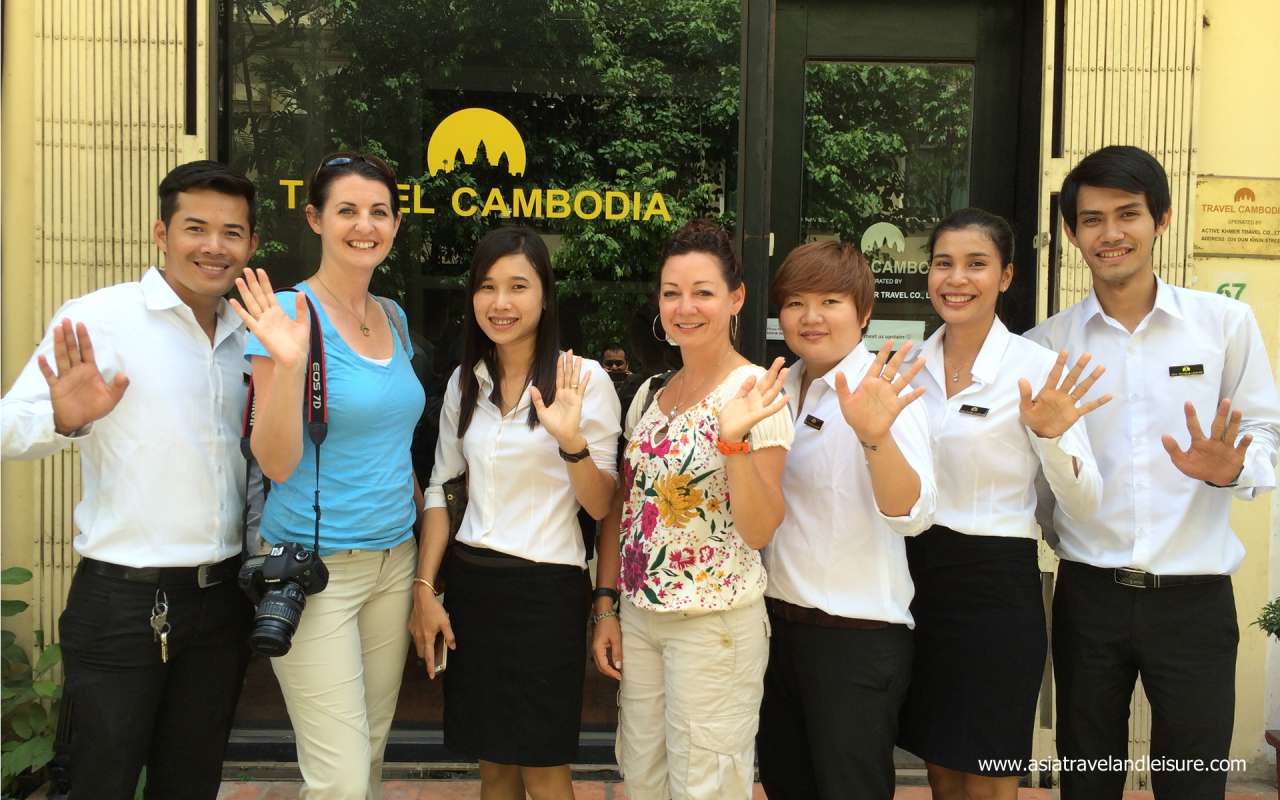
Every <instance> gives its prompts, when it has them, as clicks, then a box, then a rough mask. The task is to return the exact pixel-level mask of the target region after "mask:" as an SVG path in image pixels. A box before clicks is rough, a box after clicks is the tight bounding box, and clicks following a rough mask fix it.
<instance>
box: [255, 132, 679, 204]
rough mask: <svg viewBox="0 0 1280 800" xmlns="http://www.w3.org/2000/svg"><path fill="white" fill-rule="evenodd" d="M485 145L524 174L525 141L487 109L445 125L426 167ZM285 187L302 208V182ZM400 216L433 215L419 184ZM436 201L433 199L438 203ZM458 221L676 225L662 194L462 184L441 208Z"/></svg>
mask: <svg viewBox="0 0 1280 800" xmlns="http://www.w3.org/2000/svg"><path fill="white" fill-rule="evenodd" d="M481 144H483V145H484V151H485V158H486V160H487V161H488V162H489V165H490V166H494V167H496V166H498V164H499V163H500V162H501V161H502V158H503V157H504V156H505V157H506V159H507V172H508V173H509V174H510V175H511V176H512V177H517V178H518V177H521V176H523V175H524V170H525V164H526V161H527V158H528V156H527V153H526V152H525V146H524V139H523V138H522V137H521V136H520V132H519V131H518V130H516V127H515V125H513V124H511V121H510V120H509V119H507V118H506V117H504V116H502V115H501V114H499V113H498V112H496V111H491V110H489V109H487V108H464V109H462V110H460V111H455V112H454V113H452V114H450V115H449V116H447V117H445V118H444V119H443V120H441V121H440V124H439V125H437V126H436V129H435V130H434V131H432V133H431V138H430V139H429V140H428V141H427V169H428V171H429V173H430V174H431V175H438V174H440V173H441V172H453V170H454V169H455V168H456V167H457V166H458V163H457V162H458V159H459V156H461V160H462V163H463V164H474V163H475V162H476V159H477V158H479V154H480V145H481ZM279 184H280V186H282V187H284V189H285V190H286V192H287V197H286V205H287V206H288V207H289V208H297V206H298V202H299V198H300V193H299V191H298V190H299V189H301V188H302V187H303V186H304V185H305V183H304V182H303V181H301V180H297V179H282V180H280V181H279ZM397 185H398V187H399V189H400V196H399V197H398V198H397V199H398V201H399V203H400V213H401V214H423V215H432V214H435V213H437V212H436V208H435V206H434V205H428V204H427V199H426V198H424V197H423V193H422V186H420V185H418V184H408V183H401V184H397ZM433 202H434V201H433ZM442 208H445V209H446V210H447V211H448V212H451V213H453V214H455V215H457V216H459V217H474V216H477V215H479V216H482V217H483V216H489V215H490V214H497V215H498V216H501V217H511V218H515V219H568V218H569V217H576V218H578V219H586V220H591V219H597V218H601V217H603V218H604V219H607V220H628V219H629V220H634V221H637V222H640V221H646V222H647V221H648V220H651V219H653V218H655V217H657V218H658V219H661V220H663V221H665V222H670V221H671V213H670V212H669V211H668V210H667V201H666V199H664V198H663V196H662V193H661V192H628V191H618V190H613V189H606V190H604V191H596V190H593V189H583V190H574V191H570V190H568V189H558V188H549V187H521V186H517V187H514V188H512V189H509V190H506V191H504V190H503V189H501V188H498V187H492V188H489V189H480V190H477V189H473V188H471V187H470V186H460V187H458V188H457V189H455V190H454V191H453V193H452V194H451V195H450V196H449V200H448V206H447V207H445V206H442Z"/></svg>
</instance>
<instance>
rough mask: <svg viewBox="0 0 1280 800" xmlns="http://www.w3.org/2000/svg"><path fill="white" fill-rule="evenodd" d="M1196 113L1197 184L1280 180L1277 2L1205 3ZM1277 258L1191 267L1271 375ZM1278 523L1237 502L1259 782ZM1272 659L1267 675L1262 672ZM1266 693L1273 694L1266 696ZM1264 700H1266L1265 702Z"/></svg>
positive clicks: (1241, 702)
mask: <svg viewBox="0 0 1280 800" xmlns="http://www.w3.org/2000/svg"><path fill="white" fill-rule="evenodd" d="M1204 6H1205V20H1206V27H1205V28H1204V30H1203V35H1202V41H1203V43H1204V55H1203V59H1202V60H1201V62H1200V63H1201V75H1200V77H1201V89H1200V108H1199V113H1198V120H1197V125H1196V130H1195V140H1196V142H1198V145H1197V147H1198V150H1199V153H1198V164H1197V166H1198V169H1197V171H1198V172H1199V174H1201V175H1232V176H1243V177H1255V178H1280V105H1278V104H1277V102H1276V99H1277V97H1278V96H1280V95H1278V94H1277V91H1278V90H1277V88H1276V80H1277V76H1280V48H1278V47H1277V46H1276V42H1278V41H1280V3H1277V2H1276V1H1275V0H1205V3H1204ZM1275 256H1276V258H1274V259H1251V258H1213V259H1197V261H1196V269H1197V272H1198V274H1199V284H1198V285H1197V287H1196V288H1199V289H1206V290H1209V291H1213V290H1214V289H1215V288H1216V287H1218V286H1219V285H1220V284H1222V283H1224V282H1228V281H1230V282H1244V283H1245V284H1246V288H1245V290H1244V293H1243V294H1242V295H1241V297H1240V299H1241V300H1244V301H1246V302H1247V303H1249V305H1250V306H1252V307H1253V311H1254V314H1256V315H1257V318H1258V324H1259V326H1260V327H1261V329H1262V336H1263V339H1264V341H1265V342H1266V345H1267V353H1268V355H1269V356H1270V358H1271V365H1272V369H1273V371H1274V370H1275V368H1276V365H1277V364H1280V252H1277V253H1275ZM1278 521H1280V514H1277V510H1276V497H1275V496H1274V495H1273V496H1269V497H1264V498H1260V499H1258V500H1256V501H1254V502H1252V503H1240V502H1237V503H1235V505H1234V507H1233V508H1232V513H1231V523H1232V527H1233V528H1234V529H1235V530H1236V532H1237V533H1238V534H1239V535H1240V538H1241V539H1242V540H1243V541H1244V543H1245V547H1246V548H1247V552H1248V555H1247V556H1246V558H1245V561H1244V564H1243V566H1241V568H1240V571H1239V572H1238V573H1237V574H1236V576H1235V591H1236V605H1237V608H1238V609H1239V616H1240V653H1239V660H1238V662H1237V668H1236V690H1237V697H1236V727H1235V736H1234V738H1233V740H1232V747H1231V754H1232V756H1233V757H1239V758H1248V759H1251V760H1252V761H1253V765H1254V770H1251V771H1256V772H1258V773H1259V774H1261V773H1263V772H1264V770H1263V766H1264V765H1265V764H1267V763H1269V762H1268V761H1267V758H1268V757H1270V756H1271V752H1270V751H1271V748H1270V747H1268V746H1267V745H1266V744H1265V743H1264V742H1263V739H1262V735H1263V730H1264V729H1265V728H1267V727H1272V728H1276V727H1280V702H1278V701H1277V699H1276V694H1277V692H1278V691H1280V686H1278V685H1277V684H1278V683H1280V646H1278V645H1277V644H1276V643H1275V642H1274V641H1272V642H1268V641H1266V638H1265V637H1264V636H1263V635H1262V634H1261V633H1260V632H1259V630H1258V629H1257V628H1256V627H1254V626H1252V625H1251V624H1250V623H1252V622H1253V620H1254V619H1256V618H1257V616H1258V609H1259V608H1261V606H1262V605H1263V604H1264V603H1265V602H1267V600H1268V599H1269V598H1271V597H1273V596H1274V595H1275V594H1276V593H1277V590H1278V589H1280V567H1278V565H1277V562H1280V546H1278V543H1280V536H1277V533H1276V530H1277V527H1278ZM1268 658H1269V659H1270V666H1268V663H1267V662H1268ZM1268 684H1270V692H1268ZM1268 694H1270V697H1268ZM1270 774H1271V775H1273V776H1274V774H1275V773H1274V772H1270Z"/></svg>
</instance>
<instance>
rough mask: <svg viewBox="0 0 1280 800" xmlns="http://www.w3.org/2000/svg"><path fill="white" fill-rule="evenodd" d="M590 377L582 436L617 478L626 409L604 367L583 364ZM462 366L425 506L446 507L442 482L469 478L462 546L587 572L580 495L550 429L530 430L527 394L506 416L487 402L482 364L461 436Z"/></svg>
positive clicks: (444, 414)
mask: <svg viewBox="0 0 1280 800" xmlns="http://www.w3.org/2000/svg"><path fill="white" fill-rule="evenodd" d="M582 366H583V370H584V374H587V373H589V374H590V375H591V380H590V382H589V383H588V384H587V390H586V393H585V394H584V396H583V400H582V421H581V429H582V435H583V436H584V437H585V438H586V440H587V447H588V448H589V449H590V451H591V460H592V461H594V462H595V464H596V466H597V467H599V469H600V471H601V472H604V473H607V474H608V475H610V476H612V477H614V478H616V477H617V475H618V467H617V461H616V459H617V452H618V435H619V434H620V432H621V429H622V425H621V416H622V411H621V407H620V405H619V403H618V394H617V392H615V391H614V388H613V381H611V380H610V379H609V375H608V373H606V372H605V371H604V368H603V367H601V366H600V364H599V363H597V362H595V361H592V360H591V359H585V358H584V359H583V360H582ZM461 370H462V368H461V367H459V368H458V369H455V370H454V371H453V375H452V376H450V378H449V385H448V387H447V388H446V390H445V395H444V408H443V410H442V411H441V413H440V439H439V441H438V442H437V443H436V459H435V466H434V467H433V468H432V470H431V480H430V482H429V484H428V486H427V491H426V505H427V508H444V507H445V497H444V489H443V488H442V487H443V486H444V483H445V482H446V481H449V480H452V479H453V478H456V477H458V476H459V475H461V474H463V473H464V472H465V473H466V474H467V511H466V513H465V514H464V515H463V518H462V527H461V528H459V530H458V541H460V542H462V543H464V544H469V545H472V546H474V547H483V548H488V549H490V550H496V551H498V552H500V553H506V554H507V555H512V556H517V557H519V558H524V559H528V560H529V561H537V562H541V563H547V564H571V565H574V566H579V567H585V566H586V557H587V553H586V548H585V545H584V544H583V541H582V529H581V527H580V526H579V525H578V509H579V508H580V507H581V506H579V504H578V500H577V497H576V496H575V495H574V493H573V484H572V483H571V482H570V480H569V471H568V468H567V464H566V463H565V461H564V460H563V459H561V458H560V453H559V449H560V448H559V445H558V444H557V443H556V440H555V437H553V436H552V435H551V434H549V433H547V430H546V428H543V427H542V425H538V426H536V427H534V428H530V427H529V406H530V403H531V402H532V401H531V400H530V398H529V392H528V390H526V391H525V392H524V394H523V395H522V396H521V398H520V401H519V402H518V403H516V406H515V408H513V409H512V410H511V411H509V412H508V413H507V414H505V415H503V413H502V411H501V410H500V409H499V408H498V407H497V406H496V405H494V403H493V401H492V400H490V399H489V396H490V394H491V393H492V392H493V379H492V378H491V377H490V376H489V370H488V368H487V367H486V366H485V365H484V362H481V363H479V364H477V365H476V367H475V377H476V380H477V381H479V384H480V391H479V392H478V393H477V401H476V409H475V413H474V414H473V415H472V417H471V424H470V426H469V427H468V428H467V432H466V435H465V436H463V438H462V439H459V438H458V416H459V409H460V406H461V401H462V386H461V383H460V377H461Z"/></svg>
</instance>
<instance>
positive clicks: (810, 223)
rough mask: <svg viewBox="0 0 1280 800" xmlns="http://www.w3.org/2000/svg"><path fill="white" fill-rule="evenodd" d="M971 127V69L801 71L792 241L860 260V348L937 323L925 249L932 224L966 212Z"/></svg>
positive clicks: (858, 66)
mask: <svg viewBox="0 0 1280 800" xmlns="http://www.w3.org/2000/svg"><path fill="white" fill-rule="evenodd" d="M972 126H973V66H972V65H967V64H901V63H856V62H810V63H809V64H808V65H807V68H806V74H805V139H804V195H803V201H802V211H801V214H802V230H801V236H802V239H803V240H804V241H813V240H815V239H821V238H827V237H836V238H839V239H841V240H844V241H850V242H854V243H857V244H859V245H860V246H861V248H862V250H863V252H865V253H866V254H867V257H868V258H869V259H870V260H871V263H872V268H873V270H875V272H876V307H875V312H874V316H875V319H874V320H873V322H872V327H871V329H870V330H869V331H868V334H867V344H868V346H878V345H879V342H880V340H881V339H882V338H885V337H892V338H896V339H898V340H899V341H901V339H902V338H903V337H904V336H907V335H910V336H911V337H912V338H914V339H916V340H917V341H918V340H919V338H920V336H921V335H923V334H925V333H926V332H932V330H933V328H935V327H936V326H937V324H938V322H939V320H938V318H937V317H936V315H934V313H933V310H932V308H931V307H930V305H929V300H928V295H927V292H926V288H925V287H926V282H925V272H926V271H927V269H928V254H927V252H926V250H925V244H926V241H927V239H928V235H929V231H930V229H931V228H932V226H933V225H934V224H935V223H937V221H938V220H940V219H941V218H942V217H944V216H945V215H946V214H947V213H948V212H950V211H952V210H953V209H957V208H962V207H964V206H966V205H968V199H969V157H970V156H969V151H970V142H969V137H970V131H971V130H972ZM920 323H924V324H923V325H922V324H920Z"/></svg>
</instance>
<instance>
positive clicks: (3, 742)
mask: <svg viewBox="0 0 1280 800" xmlns="http://www.w3.org/2000/svg"><path fill="white" fill-rule="evenodd" d="M29 580H31V572H30V571H29V570H26V569H23V568H21V567H10V568H8V569H6V570H4V572H3V573H0V583H2V584H4V585H6V586H14V585H21V584H24V583H26V582H27V581H29ZM26 608H27V604H26V603H24V602H21V601H16V600H15V601H9V600H6V601H5V604H4V609H3V616H5V617H11V616H13V615H15V614H19V613H21V612H23V611H25V610H26ZM35 649H36V650H37V651H38V652H39V656H38V657H37V658H36V663H35V665H34V666H33V665H32V664H31V660H30V658H29V657H28V655H27V652H26V650H24V649H23V648H22V647H21V646H20V645H19V644H18V643H17V637H16V636H15V635H14V633H13V632H12V631H8V630H6V631H3V632H0V686H2V688H0V718H2V719H3V722H0V733H2V736H0V753H2V754H3V758H0V762H2V763H0V791H5V792H7V791H8V790H9V789H10V788H11V787H12V785H13V782H14V780H15V778H17V777H18V776H19V775H21V774H23V773H26V772H32V773H36V772H39V771H41V770H43V769H44V767H45V765H47V764H48V763H49V762H50V761H51V760H52V759H53V738H54V734H55V732H56V730H57V726H58V701H59V700H60V699H61V697H62V687H61V686H59V685H58V684H57V683H55V682H54V681H52V680H49V679H48V678H47V677H45V676H46V675H47V674H48V672H49V671H50V670H52V669H53V668H54V667H55V666H57V665H58V664H59V662H61V660H62V650H61V648H60V647H59V646H58V645H56V644H51V645H48V646H45V645H44V637H43V636H42V635H41V633H40V632H39V631H37V632H36V648H35Z"/></svg>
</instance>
